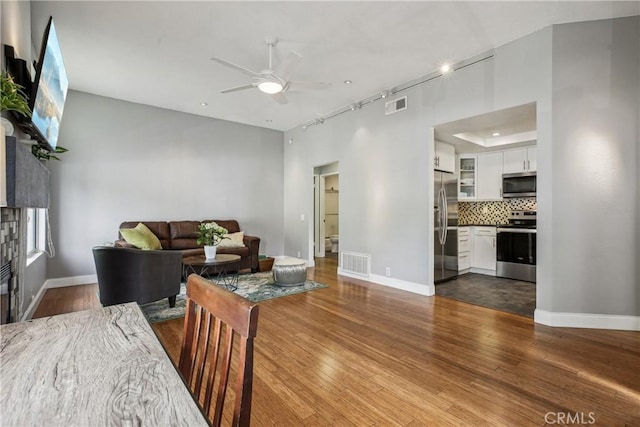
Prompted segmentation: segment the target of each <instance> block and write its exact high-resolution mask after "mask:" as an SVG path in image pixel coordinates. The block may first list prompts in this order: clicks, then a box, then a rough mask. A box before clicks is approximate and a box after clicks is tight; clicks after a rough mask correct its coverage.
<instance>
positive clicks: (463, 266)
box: [458, 227, 471, 274]
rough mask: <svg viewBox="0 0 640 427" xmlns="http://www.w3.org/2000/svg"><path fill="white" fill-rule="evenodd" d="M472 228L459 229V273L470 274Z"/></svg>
mask: <svg viewBox="0 0 640 427" xmlns="http://www.w3.org/2000/svg"><path fill="white" fill-rule="evenodd" d="M470 228H471V227H458V272H459V273H460V274H464V273H468V272H469V269H470V268H471V230H470Z"/></svg>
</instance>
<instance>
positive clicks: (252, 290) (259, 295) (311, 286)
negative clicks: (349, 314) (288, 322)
mask: <svg viewBox="0 0 640 427" xmlns="http://www.w3.org/2000/svg"><path fill="white" fill-rule="evenodd" d="M326 287H328V286H327V285H325V284H322V283H318V282H314V281H312V280H307V281H306V282H305V283H304V284H303V285H300V286H290V287H283V286H277V285H275V284H274V282H273V276H272V274H271V272H264V273H254V274H241V275H239V276H238V289H236V290H235V291H234V293H236V294H238V295H240V296H243V297H245V298H247V299H248V300H250V301H253V302H260V301H264V300H268V299H273V298H279V297H285V296H287V295H293V294H299V293H301V292H307V291H313V290H315V289H322V288H326ZM186 293H187V289H186V285H185V283H182V284H181V285H180V294H178V296H177V297H176V306H175V307H173V308H171V307H169V302H168V301H167V299H166V298H163V299H162V300H160V301H155V302H152V303H149V304H144V305H141V306H140V308H141V309H142V312H143V313H144V315H145V316H146V318H147V319H148V320H149V322H150V323H156V322H162V321H163V320H170V319H176V318H178V317H182V316H184V307H185V305H186Z"/></svg>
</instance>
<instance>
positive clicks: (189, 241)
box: [116, 219, 260, 273]
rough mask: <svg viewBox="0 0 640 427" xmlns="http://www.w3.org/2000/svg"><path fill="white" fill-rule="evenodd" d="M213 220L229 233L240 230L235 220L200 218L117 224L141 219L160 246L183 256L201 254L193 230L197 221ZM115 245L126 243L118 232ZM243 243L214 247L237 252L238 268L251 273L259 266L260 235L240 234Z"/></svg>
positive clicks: (132, 226)
mask: <svg viewBox="0 0 640 427" xmlns="http://www.w3.org/2000/svg"><path fill="white" fill-rule="evenodd" d="M211 221H215V222H216V223H217V224H218V225H220V226H221V227H224V228H226V229H227V230H228V231H229V233H237V232H239V231H242V230H241V229H240V225H239V224H238V221H236V220H218V219H213V220H203V221H126V222H123V223H122V224H120V228H134V227H135V226H136V225H138V223H140V222H142V223H143V224H144V225H146V226H147V227H148V228H149V229H150V230H151V231H152V232H153V234H155V235H156V237H158V239H159V240H160V243H161V244H162V249H172V250H180V251H182V255H183V256H190V255H203V254H204V249H203V247H202V245H198V243H196V240H197V237H196V233H197V231H198V226H199V225H200V223H201V222H211ZM118 238H119V239H120V240H118V241H117V242H116V246H123V247H130V245H128V244H127V243H126V242H125V241H124V240H123V238H122V235H121V234H120V233H118ZM243 243H244V247H238V248H236V247H218V250H217V253H219V254H234V255H240V266H239V268H240V269H241V270H242V269H248V268H250V269H251V272H252V273H255V272H257V271H258V270H259V262H258V251H259V250H260V238H259V237H255V236H247V235H245V236H244V239H243Z"/></svg>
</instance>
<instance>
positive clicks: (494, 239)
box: [491, 237, 496, 248]
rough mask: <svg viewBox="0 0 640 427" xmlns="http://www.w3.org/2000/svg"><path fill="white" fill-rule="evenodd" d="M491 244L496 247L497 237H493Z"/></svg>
mask: <svg viewBox="0 0 640 427" xmlns="http://www.w3.org/2000/svg"><path fill="white" fill-rule="evenodd" d="M491 246H493V247H494V248H495V247H496V238H495V237H494V238H493V239H491Z"/></svg>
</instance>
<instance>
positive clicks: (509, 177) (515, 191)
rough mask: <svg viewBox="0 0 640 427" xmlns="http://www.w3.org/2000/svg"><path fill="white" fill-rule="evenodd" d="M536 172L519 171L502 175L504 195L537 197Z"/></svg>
mask: <svg viewBox="0 0 640 427" xmlns="http://www.w3.org/2000/svg"><path fill="white" fill-rule="evenodd" d="M535 196H536V173H535V172H518V173H505V174H503V175H502V197H535Z"/></svg>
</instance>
